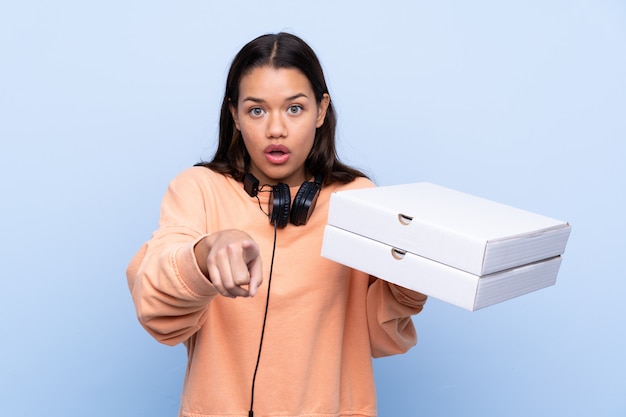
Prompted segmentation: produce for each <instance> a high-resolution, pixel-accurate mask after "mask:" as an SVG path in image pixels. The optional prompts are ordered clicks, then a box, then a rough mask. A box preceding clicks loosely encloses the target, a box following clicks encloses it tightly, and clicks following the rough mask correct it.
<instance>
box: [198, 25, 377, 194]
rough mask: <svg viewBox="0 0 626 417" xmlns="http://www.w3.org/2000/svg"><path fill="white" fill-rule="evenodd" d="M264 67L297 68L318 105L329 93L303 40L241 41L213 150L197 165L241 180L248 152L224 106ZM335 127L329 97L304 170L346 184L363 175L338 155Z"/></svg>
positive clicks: (290, 37)
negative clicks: (244, 79)
mask: <svg viewBox="0 0 626 417" xmlns="http://www.w3.org/2000/svg"><path fill="white" fill-rule="evenodd" d="M264 66H269V67H271V68H275V69H280V68H295V69H297V70H299V71H300V72H302V74H304V75H305V76H306V77H307V79H308V80H309V82H310V83H311V86H312V87H313V92H314V94H315V100H316V101H317V104H318V105H319V104H320V103H321V101H322V98H323V96H324V94H328V87H327V85H326V80H325V78H324V72H323V70H322V66H321V64H320V62H319V60H318V58H317V56H316V55H315V52H314V51H313V49H311V47H310V46H309V45H308V44H307V43H306V42H304V41H303V40H302V39H300V38H299V37H297V36H295V35H292V34H289V33H284V32H281V33H277V34H267V35H262V36H259V37H258V38H256V39H254V40H252V41H250V42H249V43H248V44H246V45H245V46H244V47H243V48H242V49H241V50H240V51H239V53H238V54H237V55H236V56H235V58H234V59H233V62H232V64H231V66H230V70H229V72H228V77H227V78H226V89H225V92H224V99H223V101H222V108H221V113H220V123H219V142H218V147H217V150H216V152H215V155H214V157H213V159H212V160H211V161H210V162H201V163H199V164H197V165H201V166H205V167H207V168H210V169H212V170H214V171H217V172H220V173H222V174H226V175H230V176H232V177H233V178H234V179H236V180H237V181H242V180H243V177H244V175H245V174H246V172H248V169H249V166H250V156H249V155H248V152H247V151H246V148H245V145H244V142H243V138H242V137H241V132H240V131H239V130H238V129H237V128H236V127H235V121H234V120H233V116H232V114H231V112H230V108H229V106H230V104H231V103H232V105H233V106H237V103H238V100H239V83H240V81H241V78H242V77H243V76H245V75H247V74H249V73H250V72H251V71H252V70H253V69H255V68H259V67H264ZM336 126H337V115H336V113H335V109H334V108H333V104H332V100H331V102H330V103H329V105H328V110H327V111H326V118H325V119H324V123H323V124H322V126H320V127H319V128H317V129H316V131H315V141H314V143H313V148H312V149H311V152H310V153H309V155H308V157H307V159H306V161H305V167H306V169H307V170H308V171H309V172H312V173H315V174H321V175H323V177H324V183H326V184H331V183H334V182H342V183H349V182H351V181H353V180H354V179H355V178H356V177H365V176H366V175H365V174H363V173H362V172H361V171H359V170H357V169H355V168H352V167H350V166H348V165H345V164H344V163H342V162H341V161H340V160H339V157H338V155H337V150H336V147H335V130H336Z"/></svg>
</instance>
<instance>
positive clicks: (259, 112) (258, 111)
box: [248, 107, 264, 117]
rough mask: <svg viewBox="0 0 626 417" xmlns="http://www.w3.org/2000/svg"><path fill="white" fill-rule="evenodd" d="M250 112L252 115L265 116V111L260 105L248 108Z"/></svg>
mask: <svg viewBox="0 0 626 417" xmlns="http://www.w3.org/2000/svg"><path fill="white" fill-rule="evenodd" d="M248 113H250V115H251V116H252V117H260V116H263V113H264V111H263V109H262V108H260V107H253V108H251V109H250V110H248Z"/></svg>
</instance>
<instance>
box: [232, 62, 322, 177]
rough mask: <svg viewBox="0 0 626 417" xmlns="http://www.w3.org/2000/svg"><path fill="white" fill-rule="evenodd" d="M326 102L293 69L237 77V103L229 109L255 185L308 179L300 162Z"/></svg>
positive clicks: (262, 69) (268, 69) (261, 70)
mask: <svg viewBox="0 0 626 417" xmlns="http://www.w3.org/2000/svg"><path fill="white" fill-rule="evenodd" d="M329 102H330V97H329V96H328V94H325V95H324V97H323V98H322V101H321V103H320V104H319V105H318V104H317V102H316V101H315V94H314V93H313V89H312V87H311V83H309V80H308V79H307V78H306V76H305V75H304V74H302V73H301V72H300V71H299V70H297V69H293V68H278V69H276V68H271V67H269V66H264V67H260V68H255V69H253V70H252V71H251V72H250V73H248V74H246V75H244V76H243V77H242V78H241V81H240V83H239V101H238V102H237V106H236V108H235V107H234V106H233V105H232V104H231V107H230V110H231V113H232V115H233V118H234V120H235V125H236V127H237V129H239V130H240V131H241V135H242V137H243V141H244V144H245V146H246V149H247V150H248V153H249V155H250V172H251V173H252V174H253V175H254V176H255V177H257V178H258V179H259V181H260V183H261V184H272V185H273V184H276V183H277V182H283V183H286V184H288V185H289V186H291V187H295V186H300V185H301V184H302V183H303V182H304V181H307V180H309V179H310V176H311V175H312V174H313V173H310V172H306V169H305V167H304V163H305V161H306V159H307V156H308V155H309V152H310V151H311V148H312V147H313V142H314V140H315V130H316V129H317V128H318V127H320V126H321V125H322V124H323V123H324V118H325V117H326V109H327V108H328V103H329Z"/></svg>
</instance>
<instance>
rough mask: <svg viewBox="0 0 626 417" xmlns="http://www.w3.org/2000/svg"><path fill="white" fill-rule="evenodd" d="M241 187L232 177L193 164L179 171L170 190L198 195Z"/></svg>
mask: <svg viewBox="0 0 626 417" xmlns="http://www.w3.org/2000/svg"><path fill="white" fill-rule="evenodd" d="M239 188H241V184H239V183H238V182H237V181H235V180H234V179H233V178H232V177H230V176H227V175H224V174H220V173H218V172H215V171H213V170H211V169H209V168H206V167H200V166H193V167H189V168H186V169H184V170H183V171H181V172H180V173H178V174H177V175H176V176H175V177H174V178H173V179H172V180H171V181H170V183H169V186H168V190H169V191H170V192H174V193H180V194H186V195H188V194H190V193H192V194H194V195H196V196H197V197H200V196H204V197H206V196H210V195H215V194H216V193H218V194H219V193H226V192H229V191H230V190H233V191H235V190H236V189H239Z"/></svg>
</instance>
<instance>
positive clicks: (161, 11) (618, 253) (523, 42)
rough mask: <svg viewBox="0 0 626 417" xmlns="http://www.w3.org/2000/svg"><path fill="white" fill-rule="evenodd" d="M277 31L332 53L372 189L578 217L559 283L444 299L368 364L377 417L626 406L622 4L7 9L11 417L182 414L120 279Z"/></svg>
mask: <svg viewBox="0 0 626 417" xmlns="http://www.w3.org/2000/svg"><path fill="white" fill-rule="evenodd" d="M280 30H287V31H290V32H292V33H295V34H297V35H299V36H301V37H303V38H304V39H305V40H307V41H308V42H309V43H310V44H311V45H312V46H313V48H314V49H315V50H316V51H317V53H318V54H319V57H320V59H321V60H322V63H323V65H324V68H325V71H326V75H327V79H328V82H329V85H330V89H331V94H332V96H333V99H334V101H335V103H336V106H337V110H338V113H339V151H340V154H341V155H342V156H343V158H344V160H345V161H346V162H349V163H351V164H354V165H357V166H359V167H361V168H363V169H365V170H367V171H368V172H369V173H370V174H371V175H372V176H373V178H374V179H375V180H376V182H377V183H378V184H379V185H391V184H401V183H409V182H417V181H430V182H435V183H438V184H441V185H444V186H448V187H452V188H456V189H459V190H462V191H465V192H469V193H472V194H475V195H479V196H482V197H485V198H489V199H492V200H496V201H499V202H502V203H506V204H510V205H513V206H516V207H520V208H524V209H527V210H530V211H535V212H538V213H541V214H544V215H548V216H551V217H555V218H558V219H562V220H566V221H568V222H570V223H571V225H572V234H571V236H570V240H569V242H568V247H567V250H566V253H565V255H564V258H563V264H562V267H561V270H560V272H559V277H558V280H557V284H556V285H555V286H554V287H550V288H548V289H545V290H542V291H539V292H536V293H533V294H529V295H526V296H523V297H520V298H517V299H515V300H511V301H508V302H505V303H502V304H498V305H496V306H492V307H489V308H487V309H484V310H480V311H478V312H474V313H470V312H467V311H465V310H461V309H460V308H458V307H454V306H452V305H449V304H445V303H443V302H440V301H438V300H434V299H431V300H429V302H428V305H427V308H426V309H425V311H424V312H423V314H421V315H419V316H417V317H416V318H415V319H414V322H415V324H416V327H417V329H418V332H419V337H420V341H419V343H418V346H417V347H416V348H415V349H413V350H412V351H410V352H409V353H408V354H406V355H402V356H397V357H393V358H386V359H380V360H376V361H375V366H376V373H377V386H378V391H379V413H380V415H381V416H383V417H387V416H430V417H435V416H441V417H455V416H498V417H500V416H528V415H532V416H536V417H539V416H589V415H593V416H625V415H626V382H625V381H624V375H625V374H626V359H625V358H624V356H625V354H626V336H625V335H624V333H625V330H626V320H625V318H626V307H625V304H626V303H625V301H624V298H625V294H626V274H625V268H624V257H625V251H624V250H625V249H626V245H625V244H624V234H625V232H626V227H625V221H624V213H625V212H626V202H625V194H626V187H625V186H626V168H625V166H626V163H625V159H626V158H625V157H626V146H625V142H626V4H625V3H624V2H623V1H617V0H615V1H608V0H594V1H591V0H589V1H584V0H583V1H565V0H564V1H556V0H546V1H540V0H534V1H533V0H529V1H507V2H502V1H495V0H494V1H487V0H478V1H472V2H466V1H459V0H456V1H455V0H444V1H414V2H409V1H405V2H402V1H394V0H387V1H384V2H382V1H380V2H367V1H359V2H356V1H353V2H339V1H316V2H294V1H291V2H282V1H281V2H271V1H268V2H258V1H256V2H253V1H237V2H210V1H200V0H196V1H181V2H173V1H172V2H166V1H140V0H136V1H119V0H114V1H106V2H105V1H67V0H61V1H54V2H44V1H28V0H20V1H2V3H0V140H1V148H0V174H1V175H0V177H1V178H2V179H1V182H0V210H1V211H0V221H1V224H2V229H1V230H2V239H1V241H0V242H1V243H0V245H1V251H0V274H1V284H2V285H1V289H0V330H1V334H2V336H1V337H2V339H1V340H2V347H1V349H2V350H1V352H2V354H1V356H0V397H1V398H2V400H1V401H0V415H2V416H15V415H20V416H23V417H30V416H39V415H46V416H85V415H89V416H94V417H95V416H174V415H176V412H177V408H178V398H179V393H180V386H181V382H182V381H181V380H182V376H183V373H184V367H185V361H186V358H185V352H184V349H183V348H182V347H181V346H178V347H174V348H171V347H166V346H163V345H159V344H158V343H157V342H155V341H154V340H152V339H151V338H150V337H149V336H148V335H147V333H145V332H144V331H143V329H141V327H140V326H139V324H138V323H137V321H136V319H135V316H134V309H133V306H132V303H131V300H130V296H129V292H128V289H127V286H126V278H125V274H124V271H125V268H126V265H127V263H128V261H129V260H130V258H131V256H132V255H133V254H134V252H135V251H136V250H137V249H138V248H139V246H140V245H141V243H142V242H143V241H145V240H146V239H148V238H149V236H150V234H151V232H152V231H153V230H154V228H155V227H156V222H157V216H158V211H159V204H160V200H161V198H162V196H163V193H164V191H165V187H166V186H167V183H168V182H169V180H170V179H171V178H172V177H173V176H174V175H176V174H177V173H178V172H179V171H180V170H182V169H184V168H186V167H188V166H190V165H192V164H194V163H195V162H197V161H199V160H200V159H201V158H208V157H210V156H211V153H212V152H213V150H214V149H215V138H216V134H217V118H218V108H219V104H220V101H221V97H222V94H223V85H224V82H225V76H226V71H227V68H228V65H229V63H230V61H231V59H232V58H233V56H234V54H235V53H236V52H237V51H238V50H239V48H240V47H241V46H243V44H244V43H246V42H247V41H249V40H251V39H252V38H254V37H256V36H257V35H260V34H263V33H266V32H276V31H280ZM210 383H214V382H210Z"/></svg>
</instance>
